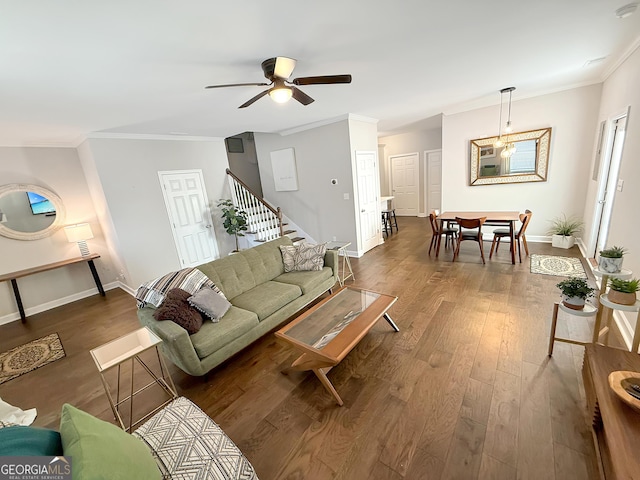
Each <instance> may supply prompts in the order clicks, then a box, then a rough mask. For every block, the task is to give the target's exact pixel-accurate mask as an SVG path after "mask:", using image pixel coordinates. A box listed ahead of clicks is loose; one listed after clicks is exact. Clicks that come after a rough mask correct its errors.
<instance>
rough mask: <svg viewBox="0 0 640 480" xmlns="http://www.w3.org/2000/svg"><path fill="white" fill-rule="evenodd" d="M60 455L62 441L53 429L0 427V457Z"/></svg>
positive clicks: (19, 426)
mask: <svg viewBox="0 0 640 480" xmlns="http://www.w3.org/2000/svg"><path fill="white" fill-rule="evenodd" d="M32 455H43V456H47V457H55V456H58V455H62V441H61V440H60V434H59V433H58V432H56V431H55V430H49V429H47V428H38V427H25V426H22V425H16V426H13V427H6V428H0V457H4V456H20V457H24V456H32Z"/></svg>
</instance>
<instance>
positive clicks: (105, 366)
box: [91, 327, 178, 433]
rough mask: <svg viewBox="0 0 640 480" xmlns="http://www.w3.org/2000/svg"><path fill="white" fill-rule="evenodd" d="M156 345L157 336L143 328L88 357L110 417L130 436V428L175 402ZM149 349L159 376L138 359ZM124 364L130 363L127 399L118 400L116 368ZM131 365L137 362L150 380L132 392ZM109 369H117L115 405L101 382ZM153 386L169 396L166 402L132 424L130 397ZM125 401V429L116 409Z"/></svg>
mask: <svg viewBox="0 0 640 480" xmlns="http://www.w3.org/2000/svg"><path fill="white" fill-rule="evenodd" d="M160 343H162V340H161V339H160V338H158V336H157V335H155V334H154V333H153V332H152V331H151V330H149V329H148V328H147V327H142V328H140V329H138V330H136V331H134V332H131V333H128V334H127V335H124V336H122V337H119V338H116V339H115V340H112V341H110V342H109V343H105V344H104V345H101V346H99V347H97V348H94V349H93V350H91V356H92V357H93V361H94V362H95V363H96V367H98V372H100V379H101V380H102V385H103V386H104V390H105V392H106V394H107V398H108V399H109V404H110V405H111V410H112V411H113V416H114V418H115V419H116V420H118V422H119V423H120V426H121V427H122V429H123V430H125V431H127V432H130V433H131V432H132V427H134V426H135V425H137V424H139V423H140V422H142V421H144V420H146V419H147V418H148V417H150V416H151V415H153V414H154V413H156V412H157V411H158V410H160V409H161V408H163V407H164V406H165V405H167V404H169V403H170V402H171V401H172V400H174V399H176V398H178V394H177V393H176V387H175V385H174V384H173V380H172V379H171V375H170V374H169V370H167V366H166V365H165V363H164V360H163V359H162V356H161V355H160V351H159V350H158V345H160ZM151 349H155V351H156V355H157V357H158V364H159V366H160V375H159V376H158V375H156V373H155V372H154V371H153V370H152V369H151V368H150V367H149V366H148V365H147V364H146V363H145V362H144V361H143V360H142V359H141V358H140V355H141V354H142V353H143V352H146V351H147V350H151ZM126 361H131V387H130V392H129V395H127V396H126V397H124V398H122V399H120V373H121V368H120V367H121V365H122V364H123V363H125V362H126ZM135 362H138V363H139V364H140V365H141V366H142V368H143V369H144V370H145V371H146V372H147V373H148V374H149V376H150V377H151V378H152V379H153V381H152V382H150V383H148V384H147V385H145V386H143V387H141V388H139V389H138V390H136V391H134V377H135V375H134V372H135V368H134V367H135ZM112 368H117V369H118V374H117V383H116V399H115V401H114V399H113V395H112V394H111V388H110V387H109V384H108V382H107V380H106V378H105V372H107V371H108V370H111V369H112ZM153 385H160V387H162V389H163V390H164V391H165V392H166V393H167V394H168V395H169V399H168V400H165V401H164V402H163V403H162V404H161V405H159V406H158V407H156V408H155V409H153V410H152V411H151V412H149V413H147V414H146V415H144V416H143V417H142V418H140V419H138V420H136V421H135V422H134V421H133V397H134V396H136V395H138V394H139V393H141V392H143V391H144V390H146V389H147V388H149V387H151V386H153ZM126 401H129V426H128V427H125V424H124V422H123V420H122V416H121V415H120V406H121V405H122V404H123V403H124V402H126Z"/></svg>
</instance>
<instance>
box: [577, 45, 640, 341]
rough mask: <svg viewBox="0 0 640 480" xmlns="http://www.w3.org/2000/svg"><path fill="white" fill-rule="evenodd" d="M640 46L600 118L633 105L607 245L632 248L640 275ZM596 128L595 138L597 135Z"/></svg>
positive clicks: (627, 263) (628, 263)
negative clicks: (639, 221)
mask: <svg viewBox="0 0 640 480" xmlns="http://www.w3.org/2000/svg"><path fill="white" fill-rule="evenodd" d="M638 85H640V49H636V51H635V52H634V53H633V54H632V55H631V56H630V57H629V58H627V60H626V61H625V62H624V63H623V64H622V65H621V66H620V67H618V69H617V70H616V71H615V72H614V73H613V74H612V75H610V76H609V78H608V79H607V80H606V81H605V82H604V85H603V88H602V100H601V102H600V112H599V117H598V118H599V120H608V119H609V118H611V117H612V116H614V115H616V114H619V113H621V112H624V111H625V110H626V109H627V107H629V106H630V107H631V110H630V114H629V117H628V119H627V133H626V137H625V142H624V149H623V152H622V162H621V165H620V172H619V175H618V178H620V179H622V180H624V188H623V190H622V192H616V196H615V201H614V204H613V212H612V217H611V226H610V230H609V236H608V239H607V245H622V246H625V247H626V248H628V249H629V254H628V255H625V257H624V268H627V269H630V270H632V271H633V272H634V277H636V278H640V241H639V240H638V239H639V238H640V224H638V221H637V219H638V206H639V205H640V161H639V159H640V88H638ZM596 135H597V133H596V128H594V129H593V130H592V132H591V137H594V136H596ZM594 159H595V150H592V152H591V161H590V162H589V164H590V166H591V167H590V172H591V171H592V169H593V161H594ZM587 184H588V194H587V195H586V207H585V208H586V215H585V223H586V229H585V231H587V232H590V231H591V229H592V228H593V211H594V210H595V203H596V201H597V198H596V193H597V182H595V181H593V180H592V179H591V174H590V175H589V178H588V180H587ZM626 318H627V321H628V325H627V327H628V329H627V331H626V334H627V335H629V334H630V333H631V332H632V331H633V328H635V323H636V316H635V314H627V315H626Z"/></svg>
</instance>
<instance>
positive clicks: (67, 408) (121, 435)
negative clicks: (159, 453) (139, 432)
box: [60, 403, 162, 480]
mask: <svg viewBox="0 0 640 480" xmlns="http://www.w3.org/2000/svg"><path fill="white" fill-rule="evenodd" d="M60 436H61V437H62V447H63V450H64V454H65V456H67V455H70V456H71V458H72V464H71V466H72V469H73V478H91V479H92V480H108V479H109V480H129V479H132V478H144V479H149V480H152V479H155V478H157V479H158V480H159V479H160V478H162V477H161V474H160V470H159V469H158V467H157V465H156V462H155V460H154V459H153V457H152V456H151V451H150V450H149V448H148V447H147V446H146V445H145V444H144V443H143V442H142V441H141V440H140V439H138V438H135V437H134V436H132V435H129V434H128V433H127V432H125V431H124V430H121V429H119V428H118V427H116V426H115V425H112V424H110V423H107V422H105V421H103V420H100V419H99V418H96V417H94V416H92V415H89V414H88V413H86V412H83V411H82V410H78V409H77V408H75V407H73V406H71V405H69V404H68V403H65V404H64V405H63V406H62V415H61V417H60Z"/></svg>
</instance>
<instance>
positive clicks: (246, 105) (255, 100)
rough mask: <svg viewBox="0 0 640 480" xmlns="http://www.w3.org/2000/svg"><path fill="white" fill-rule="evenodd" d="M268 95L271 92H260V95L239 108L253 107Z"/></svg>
mask: <svg viewBox="0 0 640 480" xmlns="http://www.w3.org/2000/svg"><path fill="white" fill-rule="evenodd" d="M267 93H269V90H264V91H262V92H260V93H259V94H258V95H256V96H255V97H253V98H252V99H250V100H247V101H246V102H244V103H243V104H242V105H240V106H239V107H238V108H246V107H248V106H249V105H251V104H252V103H254V102H257V101H258V100H260V99H261V98H262V97H264V96H265V95H266V94H267Z"/></svg>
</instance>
